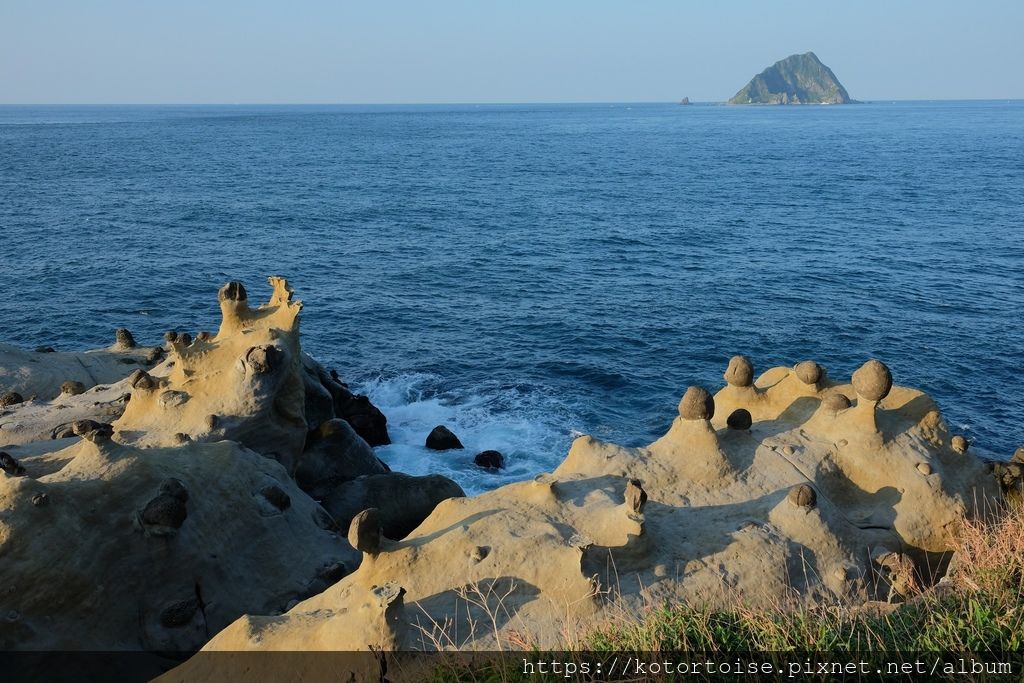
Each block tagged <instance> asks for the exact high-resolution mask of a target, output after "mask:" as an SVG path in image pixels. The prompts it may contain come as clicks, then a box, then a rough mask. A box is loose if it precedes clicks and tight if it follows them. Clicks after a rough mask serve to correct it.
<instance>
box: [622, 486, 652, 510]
mask: <svg viewBox="0 0 1024 683" xmlns="http://www.w3.org/2000/svg"><path fill="white" fill-rule="evenodd" d="M624 497H625V501H626V507H628V508H629V509H630V510H631V511H632V512H633V514H637V515H640V514H643V512H644V506H646V505H647V492H646V491H644V487H643V485H642V484H641V483H640V480H639V479H630V480H629V482H628V483H627V484H626V492H625V494H624Z"/></svg>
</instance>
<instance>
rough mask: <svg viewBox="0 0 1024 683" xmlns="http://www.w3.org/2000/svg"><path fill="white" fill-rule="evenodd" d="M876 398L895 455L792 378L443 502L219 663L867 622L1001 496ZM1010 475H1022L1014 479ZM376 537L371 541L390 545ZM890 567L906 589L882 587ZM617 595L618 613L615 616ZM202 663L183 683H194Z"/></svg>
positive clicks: (944, 438)
mask: <svg viewBox="0 0 1024 683" xmlns="http://www.w3.org/2000/svg"><path fill="white" fill-rule="evenodd" d="M861 379H863V375H859V376H858V382H857V384H858V385H861V386H860V391H857V393H858V394H859V395H860V397H861V398H860V401H859V402H865V403H866V402H867V401H868V400H871V401H875V400H879V399H881V398H884V399H885V404H884V410H880V411H879V414H880V417H879V422H880V423H881V424H882V425H883V427H884V429H885V431H886V439H885V440H884V441H880V440H878V439H877V438H875V437H877V433H876V431H875V429H874V428H873V427H870V426H869V427H870V428H867V429H865V428H864V425H863V424H860V423H859V422H858V421H857V420H856V419H853V418H852V417H851V415H850V413H851V412H853V411H848V410H841V411H839V412H837V413H829V411H822V410H819V409H818V408H819V405H820V403H821V402H822V400H823V399H819V398H818V397H817V396H811V395H808V394H807V392H806V389H805V388H801V386H799V385H803V382H802V381H801V380H799V379H798V378H797V377H795V376H794V375H793V370H792V369H791V368H788V367H779V368H771V369H769V370H767V371H765V372H764V373H763V374H762V375H761V376H760V377H758V378H757V380H755V383H754V384H753V385H751V386H753V387H756V389H757V391H758V393H759V395H760V396H761V398H760V399H758V400H757V401H756V402H754V403H748V404H747V405H737V403H736V401H735V400H733V399H734V398H735V397H736V394H735V393H734V392H733V393H729V390H731V389H736V388H737V387H736V386H735V385H730V386H729V387H727V388H726V389H725V390H723V391H724V392H726V393H725V394H724V395H723V392H719V393H718V394H716V395H715V396H714V401H713V402H712V401H711V400H709V398H710V397H709V395H708V394H707V392H703V391H701V390H699V389H697V388H694V389H691V390H688V391H687V397H686V398H685V400H684V401H682V402H681V406H680V415H679V416H678V417H677V418H676V419H675V420H674V422H673V424H672V426H671V427H670V429H669V431H668V433H667V434H665V435H664V436H663V437H661V438H660V439H658V440H657V441H655V442H654V443H653V444H650V445H649V446H646V447H639V448H627V447H623V446H619V445H616V444H612V443H605V442H602V441H599V440H598V439H595V438H593V437H589V436H583V437H580V438H578V439H576V440H575V441H574V442H573V444H572V447H571V448H570V450H569V453H568V455H567V457H566V459H565V460H564V461H563V462H562V464H561V465H560V466H559V467H558V468H557V469H555V470H554V472H551V473H547V474H543V475H540V476H538V477H537V479H536V480H533V481H525V482H516V483H511V484H507V485H505V486H502V487H500V488H497V489H494V490H492V491H488V492H485V493H482V494H479V495H476V496H473V497H469V498H465V497H455V498H448V499H446V500H442V501H441V502H439V503H437V504H436V507H434V509H433V511H432V512H430V513H429V515H427V516H426V518H425V519H423V520H422V522H421V523H419V524H418V526H416V527H415V528H414V529H411V530H410V531H409V532H408V533H407V535H405V536H404V537H401V538H400V540H395V541H393V542H388V543H385V544H383V546H382V549H381V551H380V552H379V553H378V554H376V555H375V556H374V557H373V560H372V562H364V563H363V564H361V565H360V566H359V568H358V569H356V570H355V571H354V572H353V573H352V574H350V575H348V576H346V577H345V578H343V579H341V580H340V581H339V582H337V583H336V584H334V585H333V586H331V587H330V588H328V589H327V590H326V591H324V592H323V593H322V594H320V595H317V596H314V597H312V598H309V599H307V600H305V601H303V602H300V603H298V604H297V605H296V606H295V607H294V608H293V609H291V610H289V611H288V612H287V613H286V614H283V615H280V616H275V617H269V616H267V617H256V616H247V617H244V618H242V619H240V620H239V621H237V622H236V623H235V624H233V625H232V626H231V627H229V628H227V629H225V630H224V631H222V632H221V633H220V634H218V635H217V636H215V637H214V638H213V639H212V640H211V641H210V642H209V643H208V644H207V645H206V646H205V648H204V649H205V650H208V651H218V650H230V651H234V650H255V649H289V648H296V647H306V648H307V649H308V648H310V647H311V648H313V649H324V650H331V649H343V650H355V649H366V648H368V647H385V646H386V647H392V648H395V647H397V648H402V649H434V648H435V647H436V644H437V643H438V642H449V641H448V640H445V638H447V637H451V638H454V637H455V634H457V638H458V640H457V642H456V643H455V644H456V646H457V647H459V648H460V649H473V650H494V649H500V648H503V647H509V646H511V645H512V643H515V642H517V641H516V638H519V637H521V634H522V633H524V632H528V633H529V634H530V638H531V643H533V644H535V645H536V646H537V647H539V648H557V647H559V646H560V645H561V644H562V643H563V642H564V640H563V639H564V632H565V631H564V629H565V627H566V624H567V623H571V624H573V628H574V629H577V630H580V631H583V632H585V631H586V630H587V629H590V628H594V627H596V626H597V625H599V624H601V623H604V622H606V621H607V619H608V618H609V617H610V616H611V615H613V614H621V613H622V610H630V609H636V610H641V609H642V608H643V607H644V605H649V604H651V601H652V600H653V601H655V602H658V603H661V602H663V601H664V602H673V603H676V602H679V603H694V602H700V603H705V604H713V605H720V606H721V605H730V604H734V602H735V599H736V595H737V594H742V595H743V597H744V599H745V600H747V601H749V602H750V603H751V604H756V603H762V604H766V605H772V604H777V603H778V601H779V600H782V599H788V596H792V595H793V594H794V592H795V593H796V594H797V595H801V596H804V597H805V598H806V599H815V598H816V597H820V596H825V597H827V599H829V600H836V601H839V602H841V603H846V604H856V603H857V602H858V601H860V600H862V599H864V598H863V597H860V596H865V597H866V598H868V599H880V600H885V599H888V598H889V596H890V594H892V593H894V592H895V593H896V594H900V595H902V594H903V592H905V591H907V590H909V588H908V587H907V586H906V585H905V583H906V582H905V581H903V579H902V578H901V577H903V574H905V573H906V572H907V571H910V573H911V574H913V573H915V572H916V573H918V574H921V575H922V576H931V574H929V573H928V572H927V571H926V569H927V568H928V567H939V568H940V569H941V567H943V566H944V565H945V563H946V562H948V560H949V557H950V555H951V553H952V549H953V539H952V538H951V536H950V534H951V533H952V531H951V530H952V529H954V528H955V527H956V523H957V521H958V520H960V519H962V517H963V515H964V514H967V515H968V516H969V515H970V514H972V512H973V511H974V509H975V508H974V506H975V505H976V504H977V505H979V506H981V507H982V508H984V506H985V505H986V504H987V501H991V502H995V501H997V500H998V499H999V498H1000V497H1001V496H1002V495H1003V494H1002V493H1001V492H1000V487H999V486H998V485H997V483H996V480H995V478H993V477H992V476H991V474H990V473H989V472H988V471H987V469H986V467H985V464H984V463H983V462H982V461H981V460H979V459H977V458H976V457H975V456H974V455H972V454H971V453H970V452H967V453H965V454H962V455H959V456H957V457H956V458H954V457H953V455H952V454H951V453H950V450H949V445H948V444H949V436H948V428H947V427H946V425H945V423H944V422H943V420H942V418H941V415H940V414H939V412H938V408H937V407H936V406H935V404H934V403H933V402H932V401H931V400H930V399H928V398H927V397H926V396H925V395H924V394H922V393H921V392H919V391H916V390H914V389H910V388H906V387H897V386H889V387H886V386H884V385H885V383H882V384H881V385H878V384H877V383H873V386H874V387H875V388H874V390H871V389H866V388H865V387H864V386H863V383H862V382H861ZM819 383H820V386H819V391H824V390H826V389H827V390H829V391H836V392H841V393H843V394H844V395H851V394H852V392H854V391H856V389H855V387H853V386H851V385H841V384H834V383H829V382H828V381H827V380H826V379H825V378H824V377H822V378H821V379H819ZM803 386H804V387H806V385H803ZM882 389H887V390H886V391H882ZM865 393H867V394H868V395H869V396H873V397H876V398H873V399H868V398H866V397H865ZM822 396H823V397H827V396H828V394H827V393H826V394H822ZM719 397H722V400H721V401H720V400H719ZM748 398H749V397H748ZM712 406H713V408H712ZM740 408H743V409H745V410H748V412H749V413H750V414H751V415H753V416H754V418H755V419H756V425H757V427H758V430H759V438H758V439H751V438H749V437H748V435H747V434H745V433H741V432H736V431H735V430H728V429H727V428H726V422H727V420H728V417H729V416H731V415H732V414H733V413H734V412H735V411H736V410H738V409H740ZM872 409H874V406H872ZM717 420H721V426H720V427H716V421H717ZM718 459H720V460H721V462H717V461H718ZM716 462H717V464H719V465H723V466H724V467H725V470H726V471H724V472H721V471H718V469H716V468H715V467H714V466H713V465H715V464H716ZM922 463H927V464H928V466H929V468H930V472H931V473H930V474H928V475H927V476H923V473H922V471H921V470H920V469H919V465H921V464H922ZM1011 465H1012V466H1014V467H1020V465H1018V464H1016V463H1011V464H1007V465H1005V466H1004V469H1005V468H1009V467H1010V466H1011ZM1000 473H1001V476H1003V477H1004V478H1005V479H1007V480H1010V479H1013V477H1014V476H1015V473H1014V472H1010V471H1009V470H1008V469H1006V471H1005V472H1003V471H1002V470H1000ZM388 476H390V475H370V476H368V477H363V478H361V479H356V480H353V481H351V482H348V483H346V484H343V485H342V486H356V485H358V484H359V483H360V482H361V481H363V480H371V479H375V478H379V477H388ZM641 481H642V482H643V483H642V485H641V484H640V483H639V482H641ZM1013 481H1016V479H1013ZM339 490H340V487H339V489H335V493H337V492H338V491H339ZM410 490H414V489H413V488H412V487H410ZM403 491H404V490H403ZM332 495H333V494H332ZM404 495H406V494H405V493H404V492H396V493H394V494H393V495H391V496H383V499H384V500H389V499H390V498H394V499H398V500H401V498H402V496H404ZM348 498H349V499H350V500H349V502H348V507H347V508H346V509H340V506H339V504H338V502H337V501H331V500H327V501H325V505H327V506H328V508H331V507H332V504H333V505H334V509H333V510H332V514H335V516H336V517H337V518H339V520H340V519H341V518H344V517H347V518H348V519H349V520H351V519H353V518H354V517H356V516H357V515H359V513H361V512H363V510H365V509H367V508H370V507H379V506H378V505H376V504H374V505H370V504H366V503H365V502H364V501H363V500H362V499H358V498H357V497H356V496H352V495H349V496H348ZM624 509H625V510H626V512H627V514H625V515H624V514H623V510H624ZM640 511H642V517H641V516H639V514H638V513H639V512H640ZM189 514H190V515H191V512H190V513H189ZM379 514H380V518H379V519H380V523H381V526H382V527H383V531H382V535H383V536H384V537H388V538H392V536H391V535H390V534H389V533H388V531H387V521H386V519H387V513H385V512H384V510H383V509H381V510H380V513H379ZM187 524H188V523H187V522H186V526H187ZM362 524H363V523H362V522H361V523H360V525H356V528H357V529H364V528H365V529H369V531H370V532H372V531H374V530H375V529H376V526H373V525H370V526H369V527H364V526H362ZM183 528H184V527H183ZM359 533H360V534H361V533H362V532H359ZM371 535H372V534H371ZM397 536H399V535H398V534H396V535H395V537H397ZM357 542H358V543H360V544H362V543H363V541H361V540H359V539H357ZM367 547H372V543H371V544H369V545H368V546H367ZM876 548H896V549H899V550H898V552H899V555H900V557H893V558H885V559H882V558H881V557H879V556H877V555H876V556H875V559H872V550H873V549H876ZM481 549H486V550H481ZM882 562H885V563H887V564H886V565H885V566H887V567H890V566H891V567H890V568H889V569H886V570H885V571H887V572H889V574H887V576H891V577H892V578H891V580H890V579H884V580H877V581H876V580H875V579H874V578H873V577H874V576H875V575H876V574H877V573H878V572H879V571H881V570H880V567H882V566H883V565H882V564H881V563H882ZM901 572H902V573H901ZM904 578H905V577H904ZM384 586H396V587H400V588H401V589H404V594H402V596H401V598H402V601H401V602H402V604H403V605H404V609H397V610H395V611H394V612H393V613H392V618H393V621H392V622H389V625H388V627H387V628H386V629H382V627H381V608H380V605H379V601H378V600H377V598H375V597H374V596H375V595H377V593H375V591H378V592H379V591H381V590H382V588H381V587H384ZM894 586H895V588H894ZM610 590H613V591H614V593H615V594H616V597H615V600H614V601H606V600H605V599H604V598H603V596H604V595H605V594H606V593H608V592H609V591H610ZM472 591H478V592H479V593H476V592H472ZM391 593H395V594H397V593H399V591H398V589H397V588H395V589H394V590H392V591H391V592H390V593H389V594H391ZM474 595H485V596H487V595H489V596H497V595H500V596H501V605H502V610H503V611H502V613H503V614H506V613H507V614H510V615H514V618H512V619H508V620H499V622H498V623H497V624H494V623H492V622H491V621H490V620H487V619H485V618H483V617H484V616H485V615H484V614H482V613H481V612H480V611H479V606H476V607H475V606H474V603H473V600H472V598H473V596H474ZM556 605H557V607H555V606H556ZM567 606H568V607H567ZM474 610H476V611H474ZM269 619H273V621H272V624H273V627H272V628H266V627H265V626H266V625H269V624H270V623H271V622H270V621H267V620H269ZM339 620H343V622H344V628H340V627H339V626H338V624H339V623H341V621H339ZM417 623H419V624H422V623H428V624H437V625H444V626H443V627H441V628H442V629H443V632H441V633H437V632H434V633H429V632H427V633H425V632H424V631H423V630H422V629H417V628H416V624H417ZM485 624H486V625H485ZM203 661H204V660H203V658H202V657H199V658H195V659H193V660H191V661H189V662H187V663H186V664H185V665H184V666H183V667H182V668H180V669H178V670H176V672H179V674H178V675H180V676H184V673H188V672H191V673H192V674H196V673H198V672H200V671H201V670H202V668H201V667H202V666H204V664H203ZM193 667H194V668H193ZM180 672H184V673H180ZM174 673H175V672H172V674H174ZM186 677H187V676H186Z"/></svg>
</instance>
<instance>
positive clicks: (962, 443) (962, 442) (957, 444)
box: [949, 434, 970, 453]
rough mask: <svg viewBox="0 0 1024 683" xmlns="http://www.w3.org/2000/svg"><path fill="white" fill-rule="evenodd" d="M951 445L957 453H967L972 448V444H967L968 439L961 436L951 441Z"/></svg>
mask: <svg viewBox="0 0 1024 683" xmlns="http://www.w3.org/2000/svg"><path fill="white" fill-rule="evenodd" d="M949 445H950V446H951V447H952V448H953V450H954V451H956V452H957V453H966V452H967V448H968V447H969V446H970V444H969V443H968V442H967V439H966V438H964V437H962V436H960V435H959V434H957V435H956V436H954V437H953V438H952V439H950V442H949Z"/></svg>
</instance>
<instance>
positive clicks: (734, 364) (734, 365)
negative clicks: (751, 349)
mask: <svg viewBox="0 0 1024 683" xmlns="http://www.w3.org/2000/svg"><path fill="white" fill-rule="evenodd" d="M723 378H724V379H725V381H726V382H727V383H728V384H729V386H733V387H749V386H753V384H754V366H753V365H752V364H751V362H750V360H749V359H748V358H747V357H746V356H733V357H732V358H730V359H729V366H728V367H727V368H726V369H725V374H724V375H723Z"/></svg>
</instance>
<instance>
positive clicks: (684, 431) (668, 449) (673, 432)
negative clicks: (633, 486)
mask: <svg viewBox="0 0 1024 683" xmlns="http://www.w3.org/2000/svg"><path fill="white" fill-rule="evenodd" d="M714 415H715V400H714V398H713V397H712V396H711V394H710V393H709V392H708V391H707V390H706V389H704V388H703V387H696V386H692V387H689V388H687V390H686V392H685V393H684V394H683V398H682V399H681V400H680V401H679V417H677V418H676V419H675V421H673V423H672V427H671V428H670V429H669V431H668V433H667V434H665V435H664V436H663V437H661V438H660V439H658V440H657V441H655V442H654V443H652V444H651V445H650V446H648V451H649V452H650V454H651V456H653V458H655V459H657V460H658V461H660V462H661V463H664V465H666V466H669V467H672V468H673V469H674V470H675V471H676V472H678V473H679V474H680V476H683V477H686V478H691V479H694V480H695V481H700V482H702V483H703V484H705V485H708V486H722V485H724V484H727V483H728V482H729V481H731V479H732V477H733V476H734V474H735V472H734V471H733V468H732V465H730V463H729V460H728V456H727V455H726V454H725V453H724V452H723V451H722V449H721V447H720V444H719V440H718V435H717V434H716V432H715V429H714V427H713V426H712V425H711V418H712V417H714ZM636 476H637V477H638V478H640V479H644V480H646V478H645V477H643V476H641V475H636Z"/></svg>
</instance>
